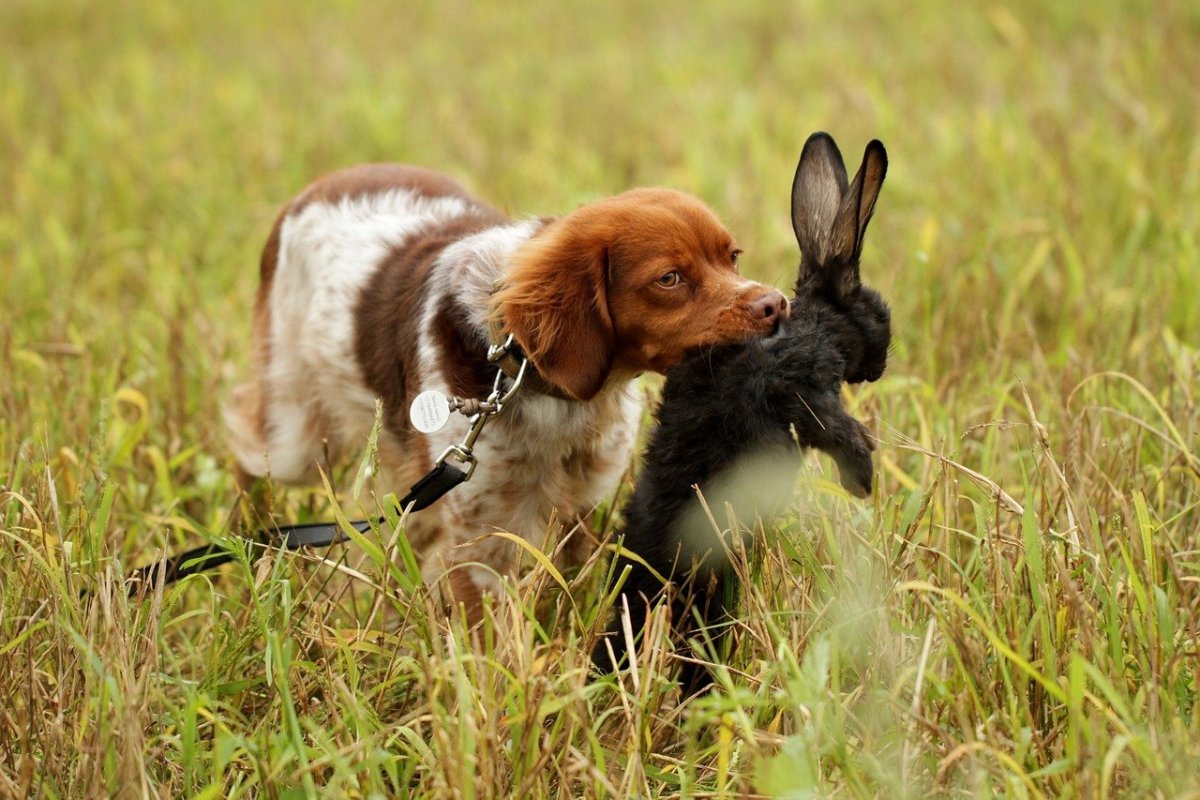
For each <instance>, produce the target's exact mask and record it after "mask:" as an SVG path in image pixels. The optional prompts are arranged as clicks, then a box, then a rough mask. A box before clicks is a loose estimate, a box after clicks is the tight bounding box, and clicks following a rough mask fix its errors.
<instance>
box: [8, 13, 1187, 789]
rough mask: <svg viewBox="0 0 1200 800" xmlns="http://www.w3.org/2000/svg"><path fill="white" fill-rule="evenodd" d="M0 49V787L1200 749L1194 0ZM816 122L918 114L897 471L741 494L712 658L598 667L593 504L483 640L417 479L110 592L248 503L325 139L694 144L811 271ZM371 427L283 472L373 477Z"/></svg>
mask: <svg viewBox="0 0 1200 800" xmlns="http://www.w3.org/2000/svg"><path fill="white" fill-rule="evenodd" d="M0 53H3V55H2V56H0V302H2V307H0V797H14V798H18V797H19V798H23V797H35V796H36V797H51V798H82V797H103V796H120V797H145V798H153V797H204V798H222V797H231V798H232V797H236V798H259V797H267V798H288V797H305V796H328V797H384V796H412V797H455V798H484V797H522V798H540V797H633V796H640V797H753V796H771V797H789V798H816V797H854V798H868V797H883V798H902V797H916V798H924V797H1016V798H1059V797H1062V798H1074V797H1080V798H1093V797H1098V798H1109V797H1138V798H1140V797H1162V798H1168V797H1170V798H1182V797H1193V798H1195V797H1200V768H1198V767H1197V765H1198V764H1200V719H1197V712H1198V711H1200V707H1198V695H1197V693H1198V690H1200V686H1198V685H1197V672H1198V669H1200V405H1198V403H1197V401H1198V397H1197V395H1198V394H1200V380H1198V373H1200V137H1198V136H1197V131H1198V130H1200V81H1197V79H1196V76H1197V75H1200V6H1198V5H1197V4H1195V3H1192V2H1187V1H1186V0H1163V1H1162V2H1121V1H1120V0H1096V2H1092V3H1087V4H1083V3H1042V2H1037V1H1036V0H1013V2H995V3H980V4H974V3H949V2H937V0H917V1H916V2H912V3H888V2H882V0H868V1H867V2H863V3H832V2H819V1H818V0H801V1H800V2H795V3H786V4H785V3H743V4H726V3H719V2H710V1H709V0H692V2H685V1H684V0H663V2H657V3H650V4H641V3H633V2H619V3H612V4H609V3H583V2H561V3H551V2H544V3H515V4H487V3H480V4H472V3H466V2H461V1H460V0H442V1H441V2H423V1H422V2H412V3H398V4H368V3H359V2H350V1H349V0H336V1H335V2H316V0H295V2H290V3H284V2H281V1H280V0H266V1H265V2H262V3H239V2H233V1H232V0H211V2H207V3H140V2H133V1H132V0H105V1H104V2H92V1H91V0H61V1H60V2H54V3H49V2H44V1H43V0H5V2H3V3H0ZM819 129H824V130H828V131H830V132H831V133H832V134H833V135H834V136H835V137H836V138H837V140H838V142H839V143H840V144H841V145H842V148H843V150H844V151H845V152H846V154H847V160H848V161H851V162H852V168H853V164H857V158H858V155H859V154H860V153H861V149H862V147H863V145H864V144H865V143H866V142H867V141H868V140H869V139H871V138H879V139H881V140H882V141H883V142H884V143H885V144H886V145H887V148H888V151H889V155H890V159H891V167H890V170H889V175H888V181H887V184H886V185H885V187H884V189H883V193H882V196H881V198H880V201H879V205H878V207H877V212H876V217H875V220H874V222H873V224H872V229H871V235H870V236H869V237H868V241H867V246H866V251H865V253H864V257H863V265H864V266H863V269H864V274H865V275H866V277H867V280H868V282H870V283H871V284H872V285H874V286H875V287H877V288H878V289H879V290H880V291H881V292H882V293H883V294H884V296H885V297H887V298H888V299H889V300H890V301H891V303H892V306H893V319H894V330H895V344H894V348H893V352H892V356H891V360H890V364H889V369H888V373H887V375H886V376H885V377H884V379H883V380H881V381H880V382H878V383H876V384H871V385H868V386H865V387H862V388H859V389H855V390H853V391H850V392H849V393H848V396H847V397H848V403H849V404H850V407H851V409H852V411H853V412H854V413H855V414H856V415H857V416H859V417H860V418H862V419H864V420H866V421H868V424H869V427H870V428H871V429H872V431H874V432H875V433H876V435H877V436H878V437H879V440H880V446H879V450H878V454H877V467H878V478H877V487H876V491H875V494H874V496H873V498H871V499H870V500H869V501H865V502H864V501H857V500H854V499H851V498H848V497H846V496H845V495H844V494H843V493H842V492H841V491H840V489H838V488H837V482H836V479H835V478H834V473H833V467H832V466H831V465H830V463H829V462H828V461H827V460H825V459H823V458H821V457H817V456H813V457H812V458H811V459H809V461H808V463H807V466H806V470H805V473H804V476H803V478H802V480H801V483H800V485H798V486H797V494H796V500H795V502H794V503H793V504H792V505H791V506H790V510H789V512H788V513H787V514H786V515H785V516H784V518H782V519H779V520H767V521H761V522H760V521H756V520H746V519H742V520H733V519H731V516H732V514H731V513H729V511H728V510H727V509H713V524H714V525H716V526H717V527H718V528H726V527H732V526H733V525H735V524H736V525H740V526H743V527H745V528H747V529H750V530H758V531H759V534H760V535H758V536H757V537H755V542H756V544H755V545H754V547H753V548H752V549H753V550H754V551H755V552H754V553H752V554H751V555H750V556H748V557H747V558H746V562H745V563H744V564H743V565H742V567H741V569H742V574H743V589H744V594H745V598H744V601H743V603H742V604H741V606H740V607H739V608H740V611H739V618H738V620H737V621H736V623H735V624H734V625H733V638H734V639H735V640H736V641H737V644H738V647H737V648H736V650H735V652H734V653H733V654H732V655H731V656H730V657H729V660H728V663H727V666H725V667H722V668H721V669H720V670H719V674H718V681H717V687H716V689H715V690H714V691H713V692H712V693H711V694H709V695H707V696H704V697H701V698H697V699H694V700H691V701H689V702H687V703H680V702H679V699H678V696H677V693H676V692H675V691H674V690H673V688H672V683H671V679H670V675H671V664H672V655H671V653H670V651H668V650H667V649H666V648H665V647H664V646H663V634H664V626H663V624H662V620H659V622H658V624H657V625H656V626H655V627H654V628H653V630H652V635H651V639H652V641H651V642H650V643H649V645H648V647H647V649H646V651H645V652H644V653H643V654H642V657H641V658H640V659H639V664H638V669H637V670H636V671H635V673H634V674H632V675H627V676H625V677H624V678H623V679H622V680H621V681H616V680H613V679H609V680H604V681H596V682H590V681H589V679H588V673H587V668H588V653H589V651H590V648H591V643H592V642H593V641H594V637H595V636H596V634H597V632H598V630H600V629H602V627H603V619H602V618H601V617H602V614H603V613H604V612H605V611H606V609H607V603H608V602H609V600H608V598H606V597H605V595H604V593H603V592H602V591H601V590H600V585H601V583H602V582H603V579H604V577H605V575H606V570H607V560H606V558H605V557H604V554H600V556H599V557H598V558H597V559H595V560H593V561H592V562H589V564H588V565H586V566H585V567H584V568H583V569H581V570H580V571H579V572H577V573H574V572H572V573H568V574H559V573H557V572H555V571H553V570H550V569H546V568H545V567H539V568H537V569H535V570H533V571H532V572H531V573H530V574H529V575H528V576H527V577H526V578H525V579H524V580H523V581H522V582H521V583H520V584H519V585H516V586H513V587H512V589H511V592H510V593H509V595H507V596H505V597H503V598H498V599H497V601H496V603H495V606H494V608H493V619H492V620H491V621H490V623H489V625H488V626H487V627H486V628H485V630H484V631H483V639H484V641H483V643H482V644H481V645H479V646H475V645H473V644H472V643H471V640H470V637H469V636H468V635H467V634H466V633H465V632H464V631H463V630H462V629H461V627H460V626H455V625H450V624H447V623H446V622H445V621H444V620H442V619H441V618H440V616H439V614H438V613H437V608H436V606H435V605H434V604H433V603H432V602H431V601H430V600H429V598H428V596H427V593H426V592H425V590H424V589H423V588H422V587H421V586H420V585H419V582H418V581H417V580H415V579H414V577H413V567H412V563H411V553H410V552H409V551H408V550H407V548H406V546H405V542H404V539H403V537H402V536H395V535H393V531H392V526H391V525H385V526H383V527H382V528H381V529H380V530H378V531H373V532H372V533H371V534H369V535H367V536H366V537H365V538H364V539H363V541H362V542H360V543H359V544H357V545H350V546H340V547H338V548H335V549H333V550H330V551H328V552H326V553H311V554H306V555H295V556H281V557H274V556H270V557H266V558H261V559H260V558H259V557H258V555H257V554H251V555H248V556H247V555H243V557H241V558H240V559H239V560H238V562H237V563H235V564H233V565H231V566H229V567H225V568H224V569H223V570H222V571H221V572H220V573H219V575H205V576H198V577H194V578H191V579H188V580H187V581H186V582H184V583H182V584H178V585H175V586H172V587H169V588H168V589H166V591H164V592H162V593H160V594H155V595H153V596H151V597H148V598H145V599H143V600H140V601H139V600H131V599H129V598H127V597H126V596H125V593H124V591H123V588H122V575H123V574H124V572H126V571H127V570H129V569H131V568H133V567H135V566H138V565H141V564H145V563H148V562H151V561H153V560H155V559H156V558H158V557H160V556H161V555H162V554H163V552H164V551H166V550H174V549H179V548H182V547H185V546H192V545H195V544H199V543H201V542H203V541H205V540H212V541H224V542H229V543H230V545H231V546H234V545H235V543H234V542H233V541H232V540H231V539H230V538H229V537H228V532H227V520H228V517H229V514H230V511H231V510H232V508H233V507H234V506H235V504H236V499H237V496H236V490H235V487H234V484H233V478H232V469H231V468H232V461H231V458H230V455H229V451H228V449H227V448H226V446H225V444H224V441H223V434H222V430H221V426H220V413H219V408H220V403H221V401H222V399H223V398H224V397H225V396H226V395H227V393H228V392H229V390H230V389H231V387H232V386H233V385H235V383H236V382H237V381H238V380H239V378H240V377H241V376H243V375H244V374H245V370H246V365H247V359H248V354H249V352H248V341H249V329H250V307H251V304H252V302H253V297H254V292H255V287H256V283H257V259H258V252H259V249H260V248H261V246H262V243H263V241H264V239H265V236H266V233H267V231H268V229H269V227H270V224H271V221H272V219H273V217H274V215H275V213H276V211H277V209H278V208H279V206H280V205H281V204H282V203H283V202H284V201H285V200H286V199H287V198H289V197H290V196H291V195H292V194H293V193H295V192H296V191H297V190H298V189H299V188H301V187H302V186H303V185H304V184H305V183H306V182H307V181H308V180H310V179H311V178H312V177H314V176H316V175H318V174H321V173H323V172H326V171H329V170H331V169H335V168H337V167H340V166H344V165H347V164H351V163H356V162H362V161H380V160H389V161H406V162H413V163H419V164H424V165H427V166H432V167H435V168H438V169H441V170H444V171H446V172H449V173H451V174H453V175H456V176H458V177H460V178H461V179H462V180H463V181H464V182H466V183H467V185H469V186H470V187H472V188H473V189H474V190H476V191H477V192H479V193H480V194H482V195H483V196H485V197H488V198H490V199H492V200H493V201H495V202H496V203H497V204H498V205H500V206H501V207H502V208H505V209H507V210H509V211H510V212H511V213H513V214H514V215H518V216H521V215H531V214H545V213H557V212H563V211H567V210H569V209H571V208H573V207H574V206H575V205H577V204H579V203H581V202H584V201H586V200H589V199H592V198H595V197H599V196H603V195H606V194H612V193H616V192H619V191H621V190H624V189H626V188H629V187H632V186H636V185H666V186H671V187H674V188H677V189H681V190H685V191H688V192H691V193H694V194H696V195H699V196H700V197H702V198H703V199H704V200H705V201H707V202H708V203H709V204H710V205H711V206H713V208H715V209H716V210H717V211H718V213H719V214H720V216H721V217H722V219H723V221H724V222H725V223H726V224H727V226H728V227H729V228H730V229H731V230H732V231H734V232H735V233H736V235H737V236H738V238H739V241H740V243H741V244H742V246H743V247H744V248H745V251H746V252H745V255H744V256H743V262H742V263H743V268H744V270H745V271H746V272H748V273H750V274H751V275H753V276H754V277H757V278H761V279H763V280H768V281H772V282H776V283H778V284H781V285H787V284H788V283H790V281H791V279H792V276H793V275H794V271H795V266H796V261H797V256H796V248H795V242H794V240H793V238H792V233H791V229H790V226H789V221H788V191H789V187H790V181H791V177H792V172H793V170H794V168H795V164H796V159H797V157H798V155H799V151H800V147H801V145H802V144H803V142H804V140H805V138H806V137H807V135H808V134H809V133H810V132H812V131H814V130H819ZM646 390H647V391H648V392H651V393H653V392H655V391H656V381H655V380H653V379H647V380H646ZM370 459H371V452H370V447H369V445H364V450H363V453H362V454H360V455H359V456H358V457H356V458H354V459H352V460H351V461H350V462H348V463H346V464H343V465H339V466H338V468H337V469H336V470H334V471H333V473H332V474H331V475H330V487H332V488H336V491H332V490H331V488H327V487H320V486H318V487H312V488H310V489H287V490H285V489H283V488H279V487H276V488H274V489H273V491H272V492H271V497H272V502H273V504H274V511H275V512H276V513H277V515H278V516H279V518H281V519H288V520H308V519H330V518H332V517H333V516H334V515H335V513H343V514H345V515H346V516H348V517H351V518H354V517H357V516H359V515H361V514H364V513H368V512H371V511H373V510H374V509H376V508H378V507H380V506H381V505H383V506H386V504H387V502H386V498H384V497H377V496H375V494H374V490H373V487H371V486H370V484H369V482H364V481H362V480H360V477H361V476H362V475H363V474H364V473H365V472H366V469H365V468H366V467H367V466H369V464H370ZM480 468H481V469H485V468H486V464H485V465H481V467H480ZM631 480H632V477H631ZM399 488H401V489H403V488H404V487H399ZM620 502H621V497H617V498H614V500H613V502H612V503H611V504H609V505H606V506H605V507H602V508H600V509H598V510H597V513H596V516H595V524H596V526H597V527H598V528H600V529H602V530H606V531H611V530H612V529H613V528H614V527H615V526H616V525H617V524H618V522H619V508H620ZM393 521H394V520H393ZM684 655H685V656H686V657H693V658H704V659H709V658H710V656H711V655H712V654H711V653H709V652H708V650H707V649H706V647H705V645H704V642H695V643H694V647H693V648H692V649H691V650H690V651H688V652H685V653H684Z"/></svg>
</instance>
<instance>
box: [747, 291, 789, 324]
mask: <svg viewBox="0 0 1200 800" xmlns="http://www.w3.org/2000/svg"><path fill="white" fill-rule="evenodd" d="M788 311H789V309H788V301H787V298H786V297H784V296H783V292H780V291H773V292H767V293H766V294H764V295H763V296H762V297H759V298H758V299H756V300H755V301H754V302H752V303H751V304H750V313H751V314H752V315H753V316H755V317H758V318H759V319H764V320H768V321H775V320H777V319H787V318H788Z"/></svg>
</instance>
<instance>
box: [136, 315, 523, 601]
mask: <svg viewBox="0 0 1200 800" xmlns="http://www.w3.org/2000/svg"><path fill="white" fill-rule="evenodd" d="M514 357H515V358H516V359H518V360H516V361H513V359H514ZM487 360H488V363H490V364H496V365H497V371H496V379H495V381H494V382H493V384H492V393H491V394H490V395H488V398H487V399H486V400H483V401H479V400H462V399H460V398H457V397H454V398H448V397H446V396H445V395H443V394H441V393H440V392H436V391H429V392H422V393H421V395H418V397H417V399H416V400H415V401H414V403H413V407H412V409H411V410H410V414H409V416H410V419H411V420H412V422H413V425H414V427H415V428H416V429H417V430H419V431H421V432H422V433H432V432H434V431H437V430H440V429H441V428H442V427H443V426H444V425H445V424H446V421H447V420H449V419H450V414H451V412H452V411H458V412H460V413H463V414H466V415H467V416H469V417H470V425H469V427H468V428H467V434H466V436H464V437H463V440H462V441H461V442H459V443H458V444H452V445H450V446H449V447H447V448H446V450H445V451H444V452H443V453H442V454H441V455H440V456H439V457H438V459H437V461H435V462H434V465H433V469H431V470H430V471H429V472H428V473H426V474H425V476H424V477H423V478H421V480H419V481H417V482H416V483H414V484H413V485H412V488H411V489H409V490H408V494H406V495H405V496H404V497H403V498H402V499H401V500H400V501H399V503H398V504H397V505H398V506H399V510H400V512H401V513H402V514H404V513H410V512H413V511H420V510H422V509H424V508H428V507H429V506H431V505H433V504H434V503H436V502H437V501H438V500H440V499H441V498H442V497H443V496H444V495H445V494H446V493H447V492H449V491H450V490H451V489H453V488H454V487H455V486H458V485H459V484H460V483H465V482H467V481H469V480H470V479H471V475H472V474H473V473H474V472H475V465H476V464H477V463H478V459H477V458H476V457H475V453H474V447H475V440H476V439H477V438H479V434H480V432H481V431H482V430H483V426H484V425H486V424H487V422H488V420H490V419H491V418H492V417H494V416H496V415H497V414H499V413H500V412H501V411H503V410H504V404H505V403H507V402H508V401H509V400H510V399H512V397H513V395H514V394H516V392H517V390H518V389H519V388H521V383H522V381H524V380H525V379H526V378H527V377H528V376H529V375H530V374H533V373H531V372H530V370H529V368H528V367H529V362H528V360H527V359H526V358H525V356H524V354H523V353H522V352H521V349H520V346H519V345H518V344H517V343H516V341H515V340H514V339H513V337H512V335H511V334H510V335H509V336H508V337H507V338H506V339H505V340H504V341H503V342H502V343H499V344H492V345H491V346H489V347H488V352H487ZM509 361H513V363H514V364H516V368H515V372H513V370H512V369H511V365H508V364H507V362H509ZM510 373H512V374H510ZM506 376H507V377H508V378H509V379H510V380H511V385H510V386H509V387H508V388H507V389H505V388H503V381H504V378H505V377H506ZM450 459H453V460H455V461H457V462H458V463H459V464H461V465H462V466H461V468H460V467H459V466H455V465H454V464H452V463H450ZM385 521H386V520H385V519H384V518H382V517H381V518H380V519H379V520H378V521H377V522H376V523H375V524H383V523H384V522H385ZM350 525H351V527H353V528H354V529H355V530H356V531H358V532H359V533H366V532H367V531H369V530H370V529H371V525H372V521H370V520H358V521H356V522H351V523H350ZM346 538H347V537H346V536H345V532H344V531H342V530H341V528H340V527H339V526H338V524H337V523H336V522H312V523H307V524H302V525H284V526H283V527H278V528H268V529H265V530H261V531H259V532H258V533H257V534H255V536H254V538H253V539H251V540H250V544H251V546H253V547H261V548H271V547H274V548H279V549H282V550H299V549H300V548H302V547H329V546H330V545H334V544H337V543H338V542H341V541H344V540H345V539H346ZM233 559H234V554H233V553H232V552H231V551H230V549H229V548H228V547H224V546H222V545H219V544H206V545H202V546H200V547H195V548H192V549H191V550H188V551H186V552H184V553H180V554H178V555H174V556H170V557H168V558H164V559H163V560H161V561H157V562H155V563H153V564H148V565H146V566H144V567H139V568H138V569H135V570H134V571H133V572H131V573H130V574H129V576H128V577H127V578H126V583H127V584H129V595H130V596H131V597H132V596H134V595H137V594H138V593H140V592H141V591H142V590H143V588H144V589H145V590H146V591H153V590H154V588H155V587H156V586H158V583H159V580H160V578H161V581H162V583H163V584H164V585H166V584H170V583H174V582H175V581H178V580H180V579H182V578H186V577H187V576H188V575H195V574H196V573H198V572H206V571H207V570H210V569H216V568H217V567H219V566H221V565H222V564H228V563H229V562H230V561H233Z"/></svg>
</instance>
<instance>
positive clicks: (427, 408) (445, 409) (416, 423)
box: [408, 389, 450, 433]
mask: <svg viewBox="0 0 1200 800" xmlns="http://www.w3.org/2000/svg"><path fill="white" fill-rule="evenodd" d="M408 418H409V419H410V420H412V424H413V427H414V428H416V429H417V430H419V431H420V432H421V433H434V432H435V431H440V430H441V429H442V428H444V427H446V423H447V422H449V421H450V401H449V400H447V399H446V395H444V394H442V393H441V392H439V391H437V390H436V389H430V390H429V391H425V392H421V393H420V394H419V395H417V396H416V398H415V399H414V400H413V402H412V405H411V406H410V407H409V409H408Z"/></svg>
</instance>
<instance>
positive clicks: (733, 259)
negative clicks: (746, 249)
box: [729, 250, 742, 269]
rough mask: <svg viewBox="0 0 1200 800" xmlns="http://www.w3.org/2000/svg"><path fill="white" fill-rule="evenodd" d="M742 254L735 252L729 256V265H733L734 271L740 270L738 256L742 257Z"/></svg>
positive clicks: (738, 251) (739, 251)
mask: <svg viewBox="0 0 1200 800" xmlns="http://www.w3.org/2000/svg"><path fill="white" fill-rule="evenodd" d="M741 254H742V251H741V250H734V251H733V252H732V253H730V254H729V263H730V264H732V265H733V268H734V269H737V268H738V256H740V255H741Z"/></svg>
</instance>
